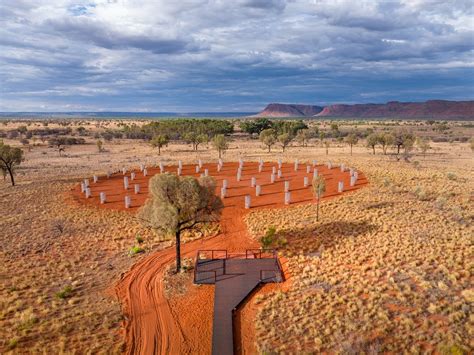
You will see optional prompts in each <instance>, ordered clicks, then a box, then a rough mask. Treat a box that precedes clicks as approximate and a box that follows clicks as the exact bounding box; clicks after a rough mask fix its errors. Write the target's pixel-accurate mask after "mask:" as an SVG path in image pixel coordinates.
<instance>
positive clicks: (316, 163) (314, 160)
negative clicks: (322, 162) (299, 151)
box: [313, 159, 318, 168]
mask: <svg viewBox="0 0 474 355" xmlns="http://www.w3.org/2000/svg"><path fill="white" fill-rule="evenodd" d="M316 165H318V162H317V161H316V159H313V168H314V167H315V166H316Z"/></svg>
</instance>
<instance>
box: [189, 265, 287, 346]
mask: <svg viewBox="0 0 474 355" xmlns="http://www.w3.org/2000/svg"><path fill="white" fill-rule="evenodd" d="M195 272H196V274H195V276H196V278H195V282H196V283H202V284H215V286H216V287H215V291H214V292H215V295H214V320H213V332H212V353H213V354H215V355H217V354H219V355H227V354H233V353H234V343H233V324H232V318H233V311H234V310H235V309H237V307H238V306H239V305H240V304H241V303H242V302H243V301H244V300H245V298H246V297H247V296H248V295H249V294H250V293H251V292H252V291H253V290H254V289H255V288H256V287H257V286H258V285H259V284H260V283H267V282H281V281H282V280H283V278H282V271H281V268H280V265H279V263H278V261H277V259H276V258H262V259H245V258H227V259H207V260H198V262H197V263H196V270H195Z"/></svg>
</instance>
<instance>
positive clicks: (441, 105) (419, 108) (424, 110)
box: [316, 100, 474, 120]
mask: <svg viewBox="0 0 474 355" xmlns="http://www.w3.org/2000/svg"><path fill="white" fill-rule="evenodd" d="M316 117H355V118H411V119H416V118H425V119H427V118H433V119H446V120H449V119H474V101H445V100H430V101H426V102H398V101H390V102H387V103H386V104H356V105H330V106H326V107H325V108H324V109H323V110H322V111H321V112H320V113H318V114H317V115H316Z"/></svg>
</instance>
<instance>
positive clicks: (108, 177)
mask: <svg viewBox="0 0 474 355" xmlns="http://www.w3.org/2000/svg"><path fill="white" fill-rule="evenodd" d="M110 175H112V173H111V172H110V171H107V179H110Z"/></svg>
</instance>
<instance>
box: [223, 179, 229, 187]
mask: <svg viewBox="0 0 474 355" xmlns="http://www.w3.org/2000/svg"><path fill="white" fill-rule="evenodd" d="M227 185H228V182H227V179H224V180H222V187H225V188H227Z"/></svg>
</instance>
